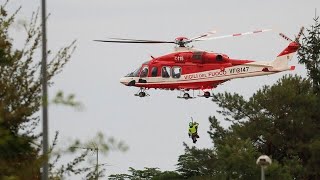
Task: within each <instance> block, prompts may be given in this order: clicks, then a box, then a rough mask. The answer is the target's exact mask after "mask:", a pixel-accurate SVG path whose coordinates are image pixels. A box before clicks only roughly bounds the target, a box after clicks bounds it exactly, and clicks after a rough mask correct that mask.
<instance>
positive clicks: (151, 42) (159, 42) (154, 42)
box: [94, 40, 175, 44]
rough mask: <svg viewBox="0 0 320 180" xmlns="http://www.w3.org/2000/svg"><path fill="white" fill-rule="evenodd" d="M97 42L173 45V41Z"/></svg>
mask: <svg viewBox="0 0 320 180" xmlns="http://www.w3.org/2000/svg"><path fill="white" fill-rule="evenodd" d="M94 41H97V42H108V43H141V44H143V43H145V44H161V43H175V42H173V41H140V40H119V41H115V40H94Z"/></svg>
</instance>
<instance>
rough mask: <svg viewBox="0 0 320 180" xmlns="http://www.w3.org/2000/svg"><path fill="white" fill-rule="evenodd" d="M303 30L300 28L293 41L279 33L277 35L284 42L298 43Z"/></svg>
mask: <svg viewBox="0 0 320 180" xmlns="http://www.w3.org/2000/svg"><path fill="white" fill-rule="evenodd" d="M303 30H304V27H303V26H302V27H301V28H300V31H299V33H298V35H297V36H296V38H295V39H294V41H293V40H292V39H290V38H289V37H288V36H286V35H284V34H283V33H279V35H280V36H281V37H282V38H283V39H285V40H287V41H289V42H296V43H299V39H300V37H301V35H302V34H303Z"/></svg>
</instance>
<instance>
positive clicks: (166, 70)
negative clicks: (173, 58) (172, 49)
mask: <svg viewBox="0 0 320 180" xmlns="http://www.w3.org/2000/svg"><path fill="white" fill-rule="evenodd" d="M170 70H171V68H170V67H168V66H163V67H162V77H164V78H169V77H170Z"/></svg>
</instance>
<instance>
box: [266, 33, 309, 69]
mask: <svg viewBox="0 0 320 180" xmlns="http://www.w3.org/2000/svg"><path fill="white" fill-rule="evenodd" d="M303 29H304V27H301V29H300V31H299V33H298V35H297V37H296V38H295V41H293V40H291V39H290V38H288V37H287V36H285V35H284V34H282V33H280V34H279V35H280V36H281V37H283V38H284V39H285V40H287V41H289V42H290V44H289V45H288V46H287V47H286V48H285V49H284V50H283V51H282V52H281V53H280V54H279V55H278V56H277V57H276V59H275V60H274V61H272V62H271V65H272V66H273V67H274V68H276V69H277V70H293V69H294V68H293V67H288V62H289V61H290V60H291V59H292V57H293V55H294V54H295V53H296V52H297V50H298V49H299V47H300V44H299V38H300V36H301V34H302V32H303Z"/></svg>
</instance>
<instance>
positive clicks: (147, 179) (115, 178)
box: [109, 167, 182, 180]
mask: <svg viewBox="0 0 320 180" xmlns="http://www.w3.org/2000/svg"><path fill="white" fill-rule="evenodd" d="M128 171H129V173H130V174H112V175H110V176H109V179H110V180H125V179H130V180H167V179H171V180H174V179H176V180H178V179H182V176H181V175H180V174H178V173H176V172H174V171H164V172H161V171H160V170H159V168H147V167H145V168H144V169H143V170H137V169H134V168H132V167H130V168H129V170H128Z"/></svg>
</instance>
